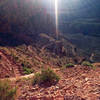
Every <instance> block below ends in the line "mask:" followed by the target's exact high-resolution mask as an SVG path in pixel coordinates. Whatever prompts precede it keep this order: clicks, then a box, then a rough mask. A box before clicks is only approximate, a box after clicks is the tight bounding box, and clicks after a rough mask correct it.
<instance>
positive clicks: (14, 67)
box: [0, 50, 22, 78]
mask: <svg viewBox="0 0 100 100" xmlns="http://www.w3.org/2000/svg"><path fill="white" fill-rule="evenodd" d="M0 57H1V68H2V69H1V70H3V68H4V69H5V71H3V72H5V73H2V77H5V76H6V75H5V74H6V73H8V76H6V77H19V76H21V75H22V73H21V72H22V67H21V66H20V65H18V64H16V63H15V62H14V60H13V59H12V58H11V57H10V56H8V55H7V54H6V53H5V52H4V51H2V50H0ZM11 74H12V75H11ZM2 77H1V78H2Z"/></svg>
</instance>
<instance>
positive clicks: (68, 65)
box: [65, 63, 74, 68]
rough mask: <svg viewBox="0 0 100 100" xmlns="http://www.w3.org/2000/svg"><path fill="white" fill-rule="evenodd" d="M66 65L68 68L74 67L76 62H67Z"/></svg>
mask: <svg viewBox="0 0 100 100" xmlns="http://www.w3.org/2000/svg"><path fill="white" fill-rule="evenodd" d="M65 67H66V68H70V67H74V64H72V63H69V64H66V65H65Z"/></svg>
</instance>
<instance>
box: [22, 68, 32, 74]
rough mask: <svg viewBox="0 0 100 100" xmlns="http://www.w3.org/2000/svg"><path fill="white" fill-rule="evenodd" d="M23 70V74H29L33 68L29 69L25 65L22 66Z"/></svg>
mask: <svg viewBox="0 0 100 100" xmlns="http://www.w3.org/2000/svg"><path fill="white" fill-rule="evenodd" d="M23 70H24V74H31V73H33V70H32V69H30V68H27V67H23Z"/></svg>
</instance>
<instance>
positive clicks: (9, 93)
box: [0, 80, 17, 100]
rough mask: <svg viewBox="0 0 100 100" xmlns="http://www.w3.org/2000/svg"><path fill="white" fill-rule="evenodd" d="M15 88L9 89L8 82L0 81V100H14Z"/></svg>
mask: <svg viewBox="0 0 100 100" xmlns="http://www.w3.org/2000/svg"><path fill="white" fill-rule="evenodd" d="M16 92H17V88H16V87H15V88H11V86H10V82H9V81H7V80H6V81H0V100H14V98H15V96H16Z"/></svg>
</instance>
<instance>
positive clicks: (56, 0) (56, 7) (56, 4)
mask: <svg viewBox="0 0 100 100" xmlns="http://www.w3.org/2000/svg"><path fill="white" fill-rule="evenodd" d="M55 19H56V36H57V38H58V0H55Z"/></svg>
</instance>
